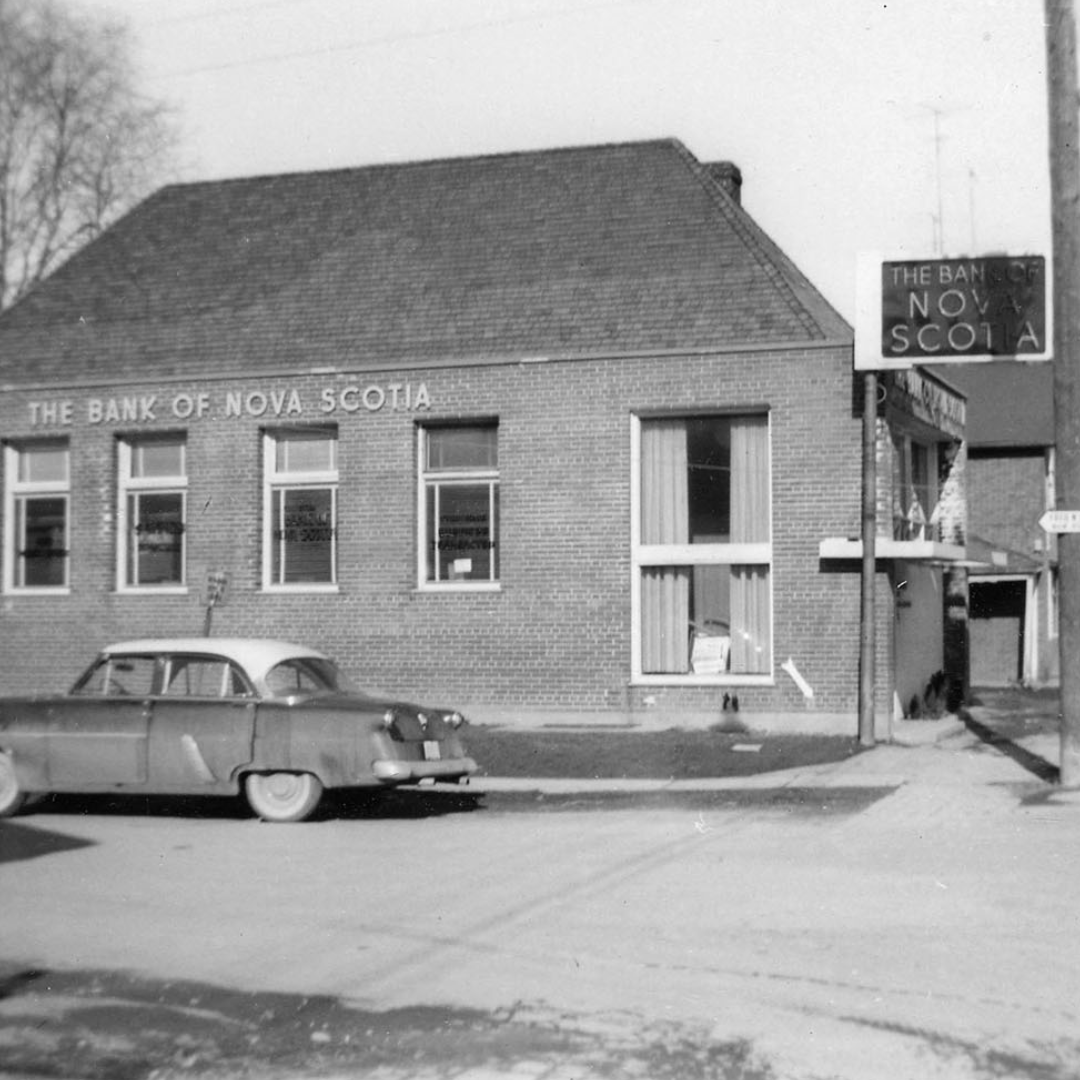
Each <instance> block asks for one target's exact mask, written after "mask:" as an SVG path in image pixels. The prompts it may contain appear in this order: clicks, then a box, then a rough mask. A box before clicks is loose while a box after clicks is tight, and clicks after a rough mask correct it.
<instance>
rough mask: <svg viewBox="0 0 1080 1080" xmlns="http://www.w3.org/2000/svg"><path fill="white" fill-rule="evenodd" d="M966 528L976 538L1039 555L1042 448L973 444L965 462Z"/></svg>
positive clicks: (1043, 479) (1043, 478)
mask: <svg viewBox="0 0 1080 1080" xmlns="http://www.w3.org/2000/svg"><path fill="white" fill-rule="evenodd" d="M967 499H968V528H969V529H970V531H971V532H972V533H974V534H975V535H976V536H980V537H983V538H984V539H987V540H990V541H992V542H993V543H994V544H999V545H1003V546H1005V547H1008V548H1011V549H1012V550H1013V551H1018V552H1021V553H1022V554H1024V555H1028V556H1031V557H1032V558H1039V557H1040V556H1041V553H1042V544H1043V542H1044V541H1045V539H1046V534H1045V533H1044V532H1043V531H1042V529H1040V528H1039V518H1040V517H1041V516H1042V513H1043V511H1044V510H1045V509H1046V457H1045V451H1044V450H1043V449H1042V448H1041V447H1029V448H1024V449H1022V450H1015V451H1008V450H1002V449H991V448H972V449H971V450H970V451H969V453H968V466H967Z"/></svg>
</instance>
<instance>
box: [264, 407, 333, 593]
mask: <svg viewBox="0 0 1080 1080" xmlns="http://www.w3.org/2000/svg"><path fill="white" fill-rule="evenodd" d="M263 450H264V456H263V465H264V475H265V520H264V545H263V551H264V558H263V581H264V585H265V587H266V588H285V587H298V588H320V587H325V586H335V585H336V584H337V551H338V513H337V499H338V466H337V431H336V430H335V429H333V428H301V429H295V430H288V431H273V432H267V433H266V434H265V436H264V444H263Z"/></svg>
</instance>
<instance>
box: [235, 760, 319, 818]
mask: <svg viewBox="0 0 1080 1080" xmlns="http://www.w3.org/2000/svg"><path fill="white" fill-rule="evenodd" d="M322 793H323V786H322V782H321V781H320V780H319V778H318V777H317V776H312V774H311V773H289V772H274V773H249V774H248V776H247V777H246V778H245V780H244V794H245V795H246V796H247V801H248V805H249V806H250V807H251V809H252V810H254V811H255V813H256V814H257V815H258V816H259V817H260V818H262V820H263V821H304V820H305V819H306V818H309V817H311V815H312V814H313V813H315V808H316V807H317V806H318V805H319V802H320V800H321V799H322Z"/></svg>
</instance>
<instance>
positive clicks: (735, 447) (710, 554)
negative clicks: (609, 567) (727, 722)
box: [631, 414, 772, 682]
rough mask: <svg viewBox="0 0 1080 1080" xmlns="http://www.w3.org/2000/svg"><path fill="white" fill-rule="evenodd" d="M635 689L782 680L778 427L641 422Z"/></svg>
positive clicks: (720, 420) (723, 419)
mask: <svg viewBox="0 0 1080 1080" xmlns="http://www.w3.org/2000/svg"><path fill="white" fill-rule="evenodd" d="M633 451H634V452H633V462H634V472H635V477H634V485H633V490H634V497H635V501H636V506H635V512H634V516H633V526H632V536H631V541H632V542H631V552H632V562H633V575H634V577H633V581H632V594H631V595H632V602H633V609H634V624H633V625H634V635H633V648H634V664H633V671H634V676H635V678H637V679H639V680H641V681H644V682H649V681H654V682H671V681H686V682H694V681H698V682H713V681H717V682H722V681H725V680H730V681H732V682H740V681H742V682H745V681H751V682H753V681H755V680H757V681H766V680H767V679H768V678H771V675H772V594H771V576H770V571H771V563H772V534H771V529H772V525H771V512H770V498H771V496H770V465H769V421H768V417H767V416H765V415H763V414H751V415H745V416H743V415H717V416H691V417H674V418H666V417H665V418H659V419H648V418H642V419H638V418H635V419H634V424H633Z"/></svg>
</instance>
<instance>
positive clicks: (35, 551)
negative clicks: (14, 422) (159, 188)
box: [4, 440, 71, 591]
mask: <svg viewBox="0 0 1080 1080" xmlns="http://www.w3.org/2000/svg"><path fill="white" fill-rule="evenodd" d="M4 457H5V462H4V467H5V476H6V477H7V484H6V485H5V490H4V503H5V506H4V509H5V514H4V521H5V526H4V530H5V536H4V553H5V556H6V557H5V559H4V588H5V591H12V590H22V589H26V590H54V591H56V590H60V591H62V590H65V589H66V588H67V587H68V575H69V562H70V559H69V551H68V548H69V536H70V530H71V522H70V497H71V473H70V450H69V449H68V444H67V442H66V441H65V440H48V441H42V442H37V443H24V444H22V445H18V446H8V447H6V448H5V454H4Z"/></svg>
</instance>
